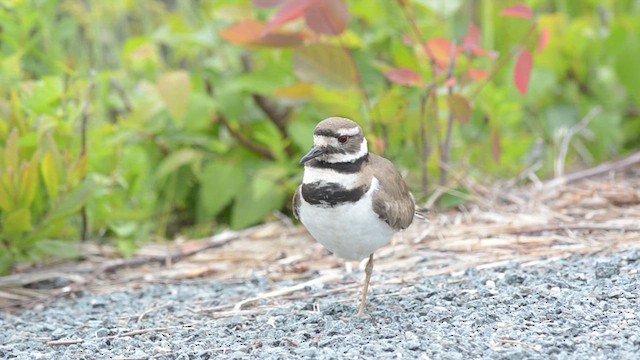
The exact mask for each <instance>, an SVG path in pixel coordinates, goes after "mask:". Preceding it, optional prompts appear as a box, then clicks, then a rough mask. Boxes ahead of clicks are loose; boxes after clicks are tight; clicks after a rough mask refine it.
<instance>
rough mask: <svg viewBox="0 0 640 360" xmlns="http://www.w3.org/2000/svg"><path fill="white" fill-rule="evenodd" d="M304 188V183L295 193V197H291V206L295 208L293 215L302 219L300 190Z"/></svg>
mask: <svg viewBox="0 0 640 360" xmlns="http://www.w3.org/2000/svg"><path fill="white" fill-rule="evenodd" d="M301 189H302V185H301V186H298V190H296V193H295V194H294V195H293V199H291V208H292V209H293V216H295V217H296V219H298V220H300V191H301Z"/></svg>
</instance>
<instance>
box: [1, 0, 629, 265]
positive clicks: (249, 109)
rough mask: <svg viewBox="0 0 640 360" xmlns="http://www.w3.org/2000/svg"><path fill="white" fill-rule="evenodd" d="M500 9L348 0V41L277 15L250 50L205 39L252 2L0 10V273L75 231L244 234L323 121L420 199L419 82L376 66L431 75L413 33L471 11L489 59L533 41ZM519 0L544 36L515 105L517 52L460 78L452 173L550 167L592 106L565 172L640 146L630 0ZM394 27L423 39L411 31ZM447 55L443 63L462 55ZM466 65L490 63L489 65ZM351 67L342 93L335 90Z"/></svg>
mask: <svg viewBox="0 0 640 360" xmlns="http://www.w3.org/2000/svg"><path fill="white" fill-rule="evenodd" d="M515 3H516V2H515V1H506V0H505V1H495V2H494V1H489V0H484V1H481V0H476V1H471V0H470V1H462V0H457V1H456V0H451V1H438V0H413V1H397V2H394V1H384V0H376V1H356V0H351V1H347V9H348V15H349V22H348V27H347V28H346V31H345V32H342V33H340V34H339V35H337V36H326V35H322V36H318V35H317V34H316V35H314V32H313V31H309V30H308V29H306V25H305V24H304V22H301V21H297V22H291V23H287V24H286V25H285V29H287V30H290V33H291V34H296V33H300V32H301V31H302V32H303V33H304V34H305V36H303V37H296V36H293V37H289V38H286V39H285V40H283V39H282V38H278V39H275V40H274V39H269V41H275V45H276V46H264V45H265V44H246V45H238V42H240V40H241V39H240V40H238V37H237V36H243V34H240V35H238V34H236V35H233V34H231V35H229V33H227V34H226V36H222V35H221V34H225V31H229V29H230V28H233V26H235V25H237V24H239V23H241V22H243V21H247V20H252V21H255V20H260V21H262V22H263V23H264V22H268V21H269V19H273V17H274V15H275V14H276V13H277V9H272V8H268V9H265V8H259V7H257V6H255V5H254V4H253V3H252V2H250V1H248V0H245V1H236V0H215V1H170V0H155V1H152V0H149V1H132V0H122V1H89V2H83V1H75V0H48V1H40V0H7V1H3V2H2V4H0V273H2V272H6V271H8V270H9V269H10V267H11V266H12V265H13V264H15V263H17V262H33V261H37V260H39V259H42V258H43V256H47V255H53V256H56V257H74V256H77V252H76V251H74V249H75V247H74V246H73V244H74V243H76V242H77V241H78V240H79V239H80V238H81V237H83V236H85V237H88V238H89V239H92V240H96V241H99V240H102V239H105V240H111V239H113V240H114V241H116V243H117V244H118V246H119V248H120V249H121V251H122V252H123V254H125V255H127V254H131V252H132V251H133V250H134V249H135V246H136V243H137V242H138V241H146V240H154V239H158V238H173V237H175V236H177V235H178V234H181V235H184V236H187V237H194V236H201V235H205V234H210V233H211V232H215V231H217V230H218V229H220V228H221V227H225V226H231V227H232V228H243V227H246V226H249V225H252V224H255V223H258V222H260V221H263V220H265V219H266V218H268V217H269V216H272V215H271V214H273V213H274V211H284V212H288V211H289V210H287V207H288V202H289V197H290V195H291V194H292V193H293V190H294V189H295V187H296V186H297V184H298V183H299V182H300V180H301V169H300V168H299V167H298V165H297V159H299V157H300V156H301V155H302V154H303V153H304V152H305V151H306V150H307V149H308V148H309V147H310V146H311V142H312V137H311V133H312V130H313V127H314V126H315V124H316V123H317V122H318V121H320V120H322V119H324V118H326V117H329V116H345V117H349V118H352V119H354V120H357V121H358V122H359V123H360V124H361V125H363V126H364V127H365V130H366V131H367V134H368V138H369V139H370V144H371V148H372V151H375V152H379V153H380V152H386V155H387V156H388V157H390V158H393V159H394V161H395V162H396V163H397V164H398V166H399V167H400V168H402V169H404V170H408V177H407V179H408V182H409V183H410V185H411V187H412V188H413V189H414V190H416V194H418V193H419V191H420V188H421V181H422V180H421V178H420V177H421V173H420V168H421V167H422V166H423V165H424V166H426V168H427V169H428V170H429V174H430V176H432V177H433V176H434V175H436V174H438V173H439V172H440V161H439V158H438V157H436V156H431V157H429V158H428V161H426V163H424V164H422V162H423V160H421V155H420V154H421V153H422V152H423V151H424V149H425V143H424V139H421V138H420V134H421V129H420V126H421V121H422V118H423V116H424V115H425V110H424V108H423V107H422V106H421V104H422V99H423V96H424V92H425V89H424V86H423V87H419V86H401V85H398V84H393V83H391V82H390V81H389V80H388V79H387V78H386V77H385V74H384V73H385V72H386V71H388V70H389V69H392V68H407V69H411V70H413V71H415V72H417V73H419V74H420V76H421V77H422V78H423V79H424V83H425V84H428V83H430V82H434V81H435V80H436V79H435V78H434V77H433V74H432V73H431V71H430V68H429V61H428V59H427V58H426V57H425V55H424V53H423V52H422V49H420V47H421V46H422V45H420V44H421V43H422V44H424V43H426V42H427V41H428V40H430V39H436V38H440V39H450V40H455V41H456V42H457V43H458V44H460V43H461V42H462V41H463V38H464V37H465V35H466V34H467V32H468V29H469V26H470V24H471V23H472V22H473V23H475V24H477V26H478V28H479V29H480V32H481V37H480V41H481V44H482V47H483V48H484V49H488V50H490V51H495V52H497V53H498V54H499V56H500V57H503V56H506V55H507V54H510V53H513V52H514V51H515V50H517V49H518V47H519V46H525V47H527V48H534V47H535V46H536V44H537V43H524V44H521V43H520V42H519V41H520V39H522V38H523V35H524V34H526V32H527V29H528V27H529V25H528V24H527V23H526V22H523V21H519V20H520V19H514V18H510V17H503V16H500V12H501V11H502V10H504V9H505V8H507V7H509V6H511V5H514V4H515ZM524 3H525V4H527V5H528V6H530V7H531V8H532V9H533V10H534V12H535V14H536V23H537V25H538V27H539V29H546V30H547V31H548V34H549V43H548V46H547V47H546V49H544V51H541V52H536V53H535V54H534V60H533V61H534V65H533V74H532V76H531V81H530V85H529V92H528V93H527V95H526V96H524V97H523V96H522V95H521V94H520V93H519V92H518V91H517V90H516V89H515V87H514V85H513V80H512V78H513V66H514V64H513V61H509V62H508V63H506V64H505V65H504V68H501V69H499V70H500V71H498V72H496V73H495V74H494V75H493V76H492V77H491V79H490V81H488V82H487V83H486V84H483V85H482V89H481V91H479V92H478V93H477V95H472V94H473V91H474V90H476V86H468V87H464V86H461V87H460V89H459V92H460V94H462V95H464V96H465V97H469V98H472V102H471V105H472V113H471V114H470V121H469V122H468V123H467V124H457V125H456V126H455V127H454V128H453V132H452V144H451V151H452V156H451V159H452V162H451V164H450V167H451V168H452V169H453V171H454V173H455V174H457V175H461V174H470V175H472V176H478V177H479V176H482V177H483V178H484V179H491V178H505V177H507V178H511V177H514V176H517V175H519V174H521V173H523V172H524V171H526V169H532V171H533V172H535V173H536V174H537V175H538V176H540V177H545V176H546V177H548V176H550V175H553V174H554V173H553V171H554V164H556V165H557V160H558V157H559V156H560V152H561V151H560V149H561V148H562V143H563V140H564V139H566V136H567V134H568V133H570V132H571V129H575V128H576V126H578V125H579V124H580V122H581V121H582V120H584V119H585V117H586V116H587V115H588V114H589V113H591V112H592V111H594V109H595V110H596V112H595V113H594V114H595V116H593V118H592V119H589V120H590V122H589V123H588V126H587V127H586V128H585V129H584V130H582V131H579V132H577V133H576V134H574V136H573V138H572V139H571V142H570V143H571V148H570V149H569V151H568V153H567V154H566V164H568V165H572V164H573V165H574V166H579V165H583V166H584V165H591V164H593V163H596V162H599V161H603V160H606V159H609V158H611V157H612V156H618V155H621V154H624V153H626V152H629V151H631V150H633V149H637V148H638V145H639V144H640V108H639V106H638V104H639V102H640V78H639V77H640V72H638V71H637V59H639V58H640V1H637V0H617V1H616V0H609V1H595V0H588V1H570V0H564V1H561V0H560V1H551V0H528V1H524ZM401 4H405V5H406V9H409V14H410V15H409V16H406V14H403V7H402V5H401ZM410 19H414V21H415V26H416V27H417V28H418V29H419V32H420V33H421V34H422V35H423V36H424V37H425V38H424V39H417V38H416V37H415V34H413V35H410V34H412V24H411V21H410ZM249 24H250V25H251V23H249ZM254 25H255V24H254ZM254 25H251V26H254ZM234 36H236V37H235V38H234ZM281 36H285V35H283V34H281ZM289 36H290V35H289ZM225 37H226V38H225ZM229 38H231V39H232V40H233V39H235V43H234V41H228V40H229ZM534 40H535V41H538V40H539V39H538V37H537V36H536V37H535V39H534ZM534 40H532V41H534ZM283 42H284V43H283ZM289 42H290V43H291V44H293V43H302V42H305V43H307V44H310V43H313V45H314V46H302V45H297V46H289V45H286V44H285V43H287V44H288V43H289ZM283 44H285V45H283ZM271 45H274V43H272V44H271ZM345 50H346V51H345ZM500 57H499V58H498V61H500ZM460 61H461V62H462V63H460V64H457V69H465V67H469V66H470V64H469V63H464V62H465V61H467V60H465V59H464V58H461V60H460ZM473 61H474V64H475V65H474V66H478V67H479V68H481V69H484V70H485V71H490V70H491V69H492V68H495V65H494V63H493V62H492V60H490V59H486V58H483V59H477V60H473ZM347 63H349V64H350V65H349V66H347V65H345V64H347ZM327 65H330V66H331V67H332V71H328V72H327V71H326V66H327ZM352 65H354V66H352ZM354 69H356V70H354ZM323 70H324V72H322V71H323ZM350 77H356V78H357V82H356V84H355V85H354V84H353V83H349V82H348V81H346V82H345V80H344V79H346V78H350ZM445 80H446V79H445ZM441 91H442V92H444V91H445V89H444V88H443V87H441V83H438V95H446V93H442V94H441V93H440V92H441ZM456 101H457V100H456ZM454 102H455V101H454ZM449 105H451V104H449ZM448 111H449V108H448V107H447V102H446V101H440V102H438V105H437V106H435V107H434V108H433V111H432V112H429V114H427V115H428V116H430V117H432V118H433V119H434V120H433V119H432V122H431V124H432V125H433V127H431V128H429V129H428V130H429V137H430V138H433V137H436V138H440V137H444V136H445V133H446V129H445V128H446V126H444V123H445V121H446V117H447V114H448ZM438 124H440V125H438ZM436 126H438V127H436ZM430 151H432V152H438V151H441V150H440V149H438V148H431V150H430ZM563 160H564V159H563ZM557 171H558V169H557V166H556V173H557ZM465 176H466V175H465ZM454 177H455V176H454ZM429 184H430V186H431V188H433V185H432V184H434V182H433V181H432V180H429ZM451 185H452V186H453V187H457V186H458V185H459V184H451ZM422 190H425V189H422ZM424 195H426V193H423V196H424Z"/></svg>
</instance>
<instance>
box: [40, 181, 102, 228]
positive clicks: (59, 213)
mask: <svg viewBox="0 0 640 360" xmlns="http://www.w3.org/2000/svg"><path fill="white" fill-rule="evenodd" d="M95 190H96V184H94V182H93V181H85V182H84V183H83V184H82V185H80V187H78V188H76V189H75V190H73V191H72V192H70V193H68V194H65V195H63V196H60V197H58V202H57V203H56V204H55V205H54V206H53V207H52V208H51V211H50V213H49V214H47V218H46V219H47V221H46V223H45V224H43V226H46V225H48V223H50V222H52V221H54V220H56V219H60V218H63V217H67V216H70V215H73V214H74V213H77V212H78V211H79V210H80V208H82V207H83V206H84V205H85V204H86V203H87V201H89V199H90V198H91V195H93V192H94V191H95Z"/></svg>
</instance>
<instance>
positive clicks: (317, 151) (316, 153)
mask: <svg viewBox="0 0 640 360" xmlns="http://www.w3.org/2000/svg"><path fill="white" fill-rule="evenodd" d="M322 154H324V150H323V149H322V148H321V147H320V146H314V147H313V148H312V149H311V151H309V152H308V153H307V155H305V156H303V157H302V159H300V164H304V163H306V162H307V161H309V160H313V159H315V158H317V157H318V156H320V155H322Z"/></svg>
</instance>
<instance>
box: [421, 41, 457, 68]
mask: <svg viewBox="0 0 640 360" xmlns="http://www.w3.org/2000/svg"><path fill="white" fill-rule="evenodd" d="M426 47H427V49H428V53H429V54H430V56H432V57H433V58H432V59H431V60H433V61H435V62H436V64H437V65H438V66H439V67H440V68H442V69H447V68H448V67H449V64H450V63H451V52H452V50H453V52H454V56H455V54H456V53H457V49H453V47H454V45H453V43H452V42H451V41H449V40H446V39H431V40H429V41H428V42H427V44H426Z"/></svg>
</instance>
